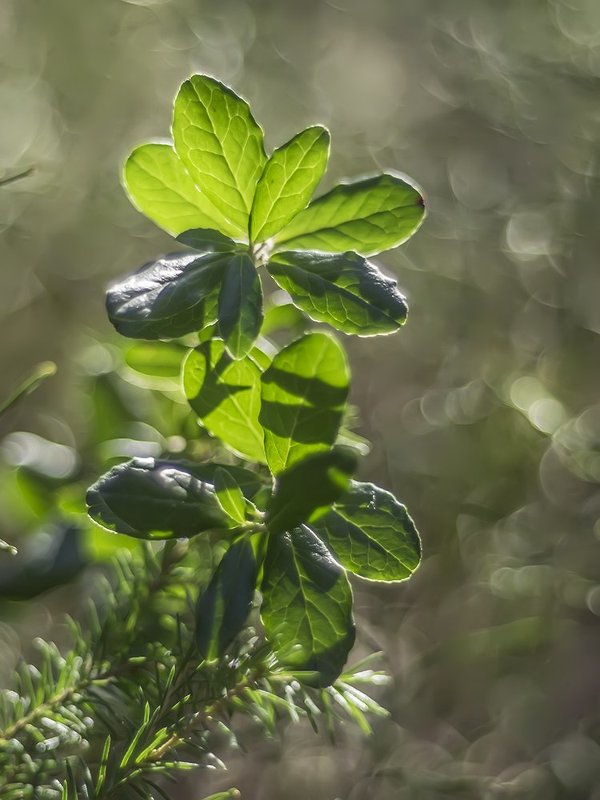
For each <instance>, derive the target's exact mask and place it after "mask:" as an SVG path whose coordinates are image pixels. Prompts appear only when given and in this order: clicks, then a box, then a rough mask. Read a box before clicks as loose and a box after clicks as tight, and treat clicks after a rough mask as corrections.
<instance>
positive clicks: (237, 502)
mask: <svg viewBox="0 0 600 800" xmlns="http://www.w3.org/2000/svg"><path fill="white" fill-rule="evenodd" d="M214 486H215V492H216V495H217V500H218V501H219V505H220V506H221V508H222V509H223V511H224V512H225V513H226V514H227V515H228V516H229V517H231V519H232V520H233V521H234V522H238V523H239V524H243V523H244V522H245V521H246V502H245V500H244V495H243V494H242V490H241V489H240V487H239V486H238V485H237V483H236V480H235V478H234V477H233V475H232V474H231V472H229V471H228V470H226V469H224V468H223V467H219V468H218V469H216V470H215V476H214Z"/></svg>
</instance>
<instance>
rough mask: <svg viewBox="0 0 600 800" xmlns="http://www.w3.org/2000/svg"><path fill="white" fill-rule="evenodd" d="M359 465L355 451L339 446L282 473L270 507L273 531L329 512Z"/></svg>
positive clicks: (268, 517) (268, 520) (290, 526)
mask: <svg viewBox="0 0 600 800" xmlns="http://www.w3.org/2000/svg"><path fill="white" fill-rule="evenodd" d="M356 464H357V458H356V455H355V454H354V453H353V451H352V450H350V449H349V448H347V447H336V448H334V449H333V450H330V451H329V452H327V453H315V454H313V455H311V456H308V458H305V459H303V460H302V461H298V462H296V463H295V464H293V465H292V466H291V467H290V468H289V469H286V470H285V471H284V472H282V473H281V474H280V475H279V477H278V478H277V483H276V484H275V491H274V493H273V496H272V497H271V500H270V502H269V504H268V506H267V516H266V523H267V527H268V529H269V530H270V531H271V533H280V532H281V531H289V530H291V529H292V528H295V527H297V526H298V525H300V524H301V523H302V522H309V521H311V520H313V519H315V518H316V517H318V516H319V515H320V514H322V513H323V511H324V510H325V511H326V510H327V509H328V508H329V507H330V506H331V504H332V503H333V502H334V500H337V499H338V498H340V497H342V495H343V494H344V493H345V492H346V490H347V489H348V485H349V483H350V477H351V476H352V474H353V473H354V471H355V470H356Z"/></svg>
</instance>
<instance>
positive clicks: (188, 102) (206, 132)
mask: <svg viewBox="0 0 600 800" xmlns="http://www.w3.org/2000/svg"><path fill="white" fill-rule="evenodd" d="M173 139H174V142H175V149H176V151H177V154H178V156H179V158H180V159H181V160H182V161H183V163H184V164H185V166H186V168H187V170H188V172H189V173H190V175H191V176H192V179H193V180H194V182H195V183H196V184H197V185H198V186H199V187H200V188H201V190H202V192H203V193H204V194H205V195H206V196H207V197H208V198H209V199H210V200H211V201H212V203H213V204H214V205H215V206H216V207H217V208H218V209H219V211H221V213H222V214H223V216H224V217H226V218H227V219H228V220H229V222H230V223H231V226H232V227H234V228H235V233H236V234H237V235H242V236H247V233H248V218H249V215H250V210H251V208H252V201H253V200H254V192H255V190H256V184H257V182H258V179H259V178H260V176H261V174H262V171H263V168H264V165H265V162H266V160H267V157H266V155H265V151H264V145H263V133H262V130H261V129H260V127H259V126H258V125H257V123H256V122H255V120H254V117H253V116H252V113H251V112H250V108H249V106H248V103H246V101H245V100H242V99H241V98H240V97H238V96H237V95H236V94H235V92H233V91H232V90H231V89H230V88H229V87H228V86H224V85H223V84H222V83H220V82H219V81H217V80H215V79H214V78H209V77H208V76H206V75H194V76H192V77H191V78H190V79H189V80H187V81H185V83H184V84H183V85H182V86H181V89H180V90H179V94H178V95H177V98H176V100H175V107H174V113H173ZM188 227H194V226H192V225H189V226H188ZM197 227H209V228H210V227H215V226H214V225H198V226H197ZM216 227H219V226H216ZM219 230H221V231H223V233H228V234H229V231H226V230H223V228H220V227H219ZM230 235H231V234H230Z"/></svg>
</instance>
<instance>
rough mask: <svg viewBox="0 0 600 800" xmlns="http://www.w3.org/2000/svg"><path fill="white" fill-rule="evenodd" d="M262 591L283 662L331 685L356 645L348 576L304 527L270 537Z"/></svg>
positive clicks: (269, 630) (268, 628) (271, 637)
mask: <svg viewBox="0 0 600 800" xmlns="http://www.w3.org/2000/svg"><path fill="white" fill-rule="evenodd" d="M261 591H262V593H263V604H262V609H261V615H262V619H263V622H264V625H265V629H266V631H267V636H268V637H269V640H270V641H271V643H272V645H273V647H274V649H275V652H276V655H277V657H278V659H279V660H280V661H281V662H282V663H283V664H284V665H286V666H290V667H292V668H294V669H299V670H316V671H317V672H318V673H320V683H321V684H322V685H327V684H330V683H332V682H333V681H334V680H335V679H336V678H337V677H338V675H340V673H341V671H342V669H343V666H344V664H345V662H346V658H347V656H348V653H349V652H350V649H351V647H352V645H353V644H354V622H353V620H352V589H351V588H350V584H349V583H348V578H347V577H346V573H345V571H344V570H343V569H341V567H339V566H338V565H337V564H336V563H335V561H334V560H333V559H332V558H331V556H330V555H329V553H328V552H327V550H326V549H325V547H324V546H323V545H322V543H321V542H320V541H319V540H318V539H317V537H316V536H314V534H313V533H311V531H310V530H308V529H307V528H306V527H304V526H302V527H301V528H297V529H296V530H294V531H292V533H285V534H280V535H278V536H270V537H269V547H268V551H267V558H266V562H265V567H264V576H263V581H262V586H261Z"/></svg>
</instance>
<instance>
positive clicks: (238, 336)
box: [219, 253, 263, 358]
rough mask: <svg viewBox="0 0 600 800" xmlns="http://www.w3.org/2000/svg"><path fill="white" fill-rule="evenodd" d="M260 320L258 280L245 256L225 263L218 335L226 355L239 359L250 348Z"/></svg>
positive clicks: (261, 312) (260, 307)
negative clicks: (222, 342) (225, 348)
mask: <svg viewBox="0 0 600 800" xmlns="http://www.w3.org/2000/svg"><path fill="white" fill-rule="evenodd" d="M262 320H263V295H262V286H261V283H260V278H259V277H258V272H257V271H256V267H255V266H254V264H253V262H252V259H251V258H250V256H249V255H248V254H247V253H239V254H238V255H235V256H233V258H231V260H230V261H229V263H228V265H227V267H226V269H225V273H224V276H223V282H222V284H221V291H220V293H219V333H220V334H221V338H222V339H223V341H224V342H225V346H226V347H227V350H228V352H229V353H230V355H232V356H233V357H234V358H242V357H243V356H245V355H246V353H248V351H249V350H250V349H251V348H252V345H253V344H254V342H255V341H256V337H257V336H258V334H259V332H260V328H261V325H262Z"/></svg>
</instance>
